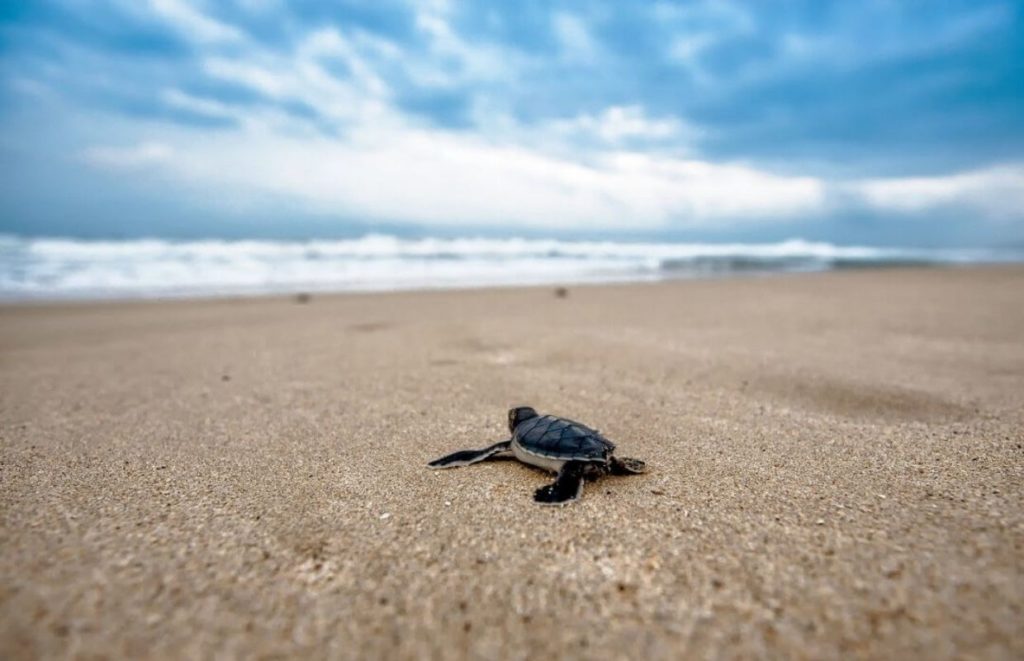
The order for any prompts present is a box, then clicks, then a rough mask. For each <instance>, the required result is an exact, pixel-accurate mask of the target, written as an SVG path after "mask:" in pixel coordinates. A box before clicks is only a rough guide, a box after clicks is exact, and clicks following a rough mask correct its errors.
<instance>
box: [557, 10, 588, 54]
mask: <svg viewBox="0 0 1024 661" xmlns="http://www.w3.org/2000/svg"><path fill="white" fill-rule="evenodd" d="M551 21H552V27H553V28H554V31H555V36H557V37H558V40H559V42H560V43H561V45H562V52H563V54H564V55H565V57H566V59H568V60H569V61H572V62H582V63H586V62H592V61H593V60H594V57H595V56H596V54H597V46H596V44H595V42H594V38H593V37H592V36H591V35H590V30H589V29H587V25H586V23H584V22H583V19H581V18H580V17H579V16H574V15H573V14H569V13H566V12H556V13H555V14H554V16H553V17H552V19H551Z"/></svg>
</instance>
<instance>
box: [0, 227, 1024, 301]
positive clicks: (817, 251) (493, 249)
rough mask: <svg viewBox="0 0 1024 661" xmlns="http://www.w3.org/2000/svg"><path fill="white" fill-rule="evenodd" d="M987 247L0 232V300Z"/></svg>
mask: <svg viewBox="0 0 1024 661" xmlns="http://www.w3.org/2000/svg"><path fill="white" fill-rule="evenodd" d="M1020 257H1021V256H1020V255H1006V254H1002V253H996V252H992V251H967V250H955V251H948V250H947V251H934V250H907V249H890V248H867V247H844V246H836V245H833V244H830V243H818V242H809V241H803V240H799V239H794V240H790V241H783V242H779V243H764V244H742V243H735V244H705V243H629V242H612V241H557V240H543V239H484V238H462V239H460V238H454V239H448V238H444V239H442V238H422V239H402V238H397V237H393V236H384V235H368V236H364V237H362V238H357V239H341V240H311V241H263V240H237V241H228V240H203V241H168V240H162V239H137V240H123V241H87V240H77V239H53V238H21V237H12V236H0V298H3V299H6V300H19V299H93V298H153V297H174V296H222V295H245V294H264V293H285V292H299V291H377V290H397V289H424V288H463V287H480V286H503V285H530V284H554V283H559V284H572V283H583V282H622V281H638V280H661V279H668V278H686V277H705V276H722V275H730V274H739V273H744V274H748V273H777V272H805V271H824V270H830V269H845V268H858V267H876V266H897V265H937V264H967V263H985V262H997V261H1019V260H1020Z"/></svg>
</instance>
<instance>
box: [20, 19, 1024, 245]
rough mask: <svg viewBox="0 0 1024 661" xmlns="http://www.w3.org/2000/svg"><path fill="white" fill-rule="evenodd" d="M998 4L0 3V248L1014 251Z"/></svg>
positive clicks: (1019, 138) (1021, 185) (1016, 141)
mask: <svg viewBox="0 0 1024 661" xmlns="http://www.w3.org/2000/svg"><path fill="white" fill-rule="evenodd" d="M1022 14H1024V4H1021V3H1019V2H1011V1H1006V2H1000V1H996V0H970V1H964V2H960V1H958V0H943V1H936V2H924V1H916V0H907V1H906V2H896V1H892V0H886V1H883V0H863V1H858V2H848V1H845V0H844V1H836V2H828V1H826V0H807V1H798V0H792V1H783V0H779V1H777V2H770V1H767V0H765V1H751V2H739V1H735V0H722V1H696V2H649V3H627V2H615V1H610V2H602V1H593V2H584V1H576V2H557V1H545V2H535V1H532V0H520V1H517V2H486V1H477V2H472V3H469V2H466V3H459V2H454V1H451V2H449V1H444V0H436V1H435V0H429V1H424V2H388V1H386V0H358V1H349V2H322V1H314V0H291V1H287V2H286V1H284V0H280V1H277V0H222V1H219V2H214V1H212V0H210V1H203V0H105V1H104V0H96V1H86V0H64V1H63V2H52V1H49V0H33V1H24V2H23V1H20V0H6V1H5V2H3V3H0V58H2V59H0V168H2V171H3V173H4V174H3V177H0V232H3V233H7V234H19V235H47V236H73V237H85V238H98V237H103V238H117V237H146V236H162V237H172V238H199V237H289V238H303V237H333V236H351V235H359V234H362V233H366V232H390V233H396V234H405V235H442V236H444V235H480V236H511V235H516V236H553V237H569V238H572V237H580V238H582V237H586V238H595V237H596V238H603V237H613V238H614V237H623V238H644V239H650V238H663V239H679V240H700V241H721V240H743V241H771V240H782V239H786V238H790V237H802V238H806V239H811V240H823V241H832V242H835V243H847V244H849V243H857V244H867V245H907V246H921V247H933V246H950V247H952V246H1016V247H1020V246H1022V245H1024V16H1022Z"/></svg>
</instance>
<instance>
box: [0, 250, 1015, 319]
mask: <svg viewBox="0 0 1024 661" xmlns="http://www.w3.org/2000/svg"><path fill="white" fill-rule="evenodd" d="M1014 269H1024V264H1022V263H1020V262H1013V261H1007V262H991V263H985V264H906V265H902V264H887V265H881V266H879V265H864V266H859V265H858V266H844V267H836V268H830V269H823V270H809V271H764V272H754V271H748V272H744V271H737V272H733V273H715V274H712V275H686V276H677V277H672V276H662V277H658V276H651V277H649V278H634V279H627V278H622V279H611V280H583V281H551V282H541V283H510V284H483V285H478V286H465V285H461V286H460V285H454V286H449V285H436V286H432V285H431V286H424V287H405V288H403V287H396V288H381V289H358V288H354V289H324V290H317V289H315V288H305V289H302V288H296V289H294V290H291V289H289V290H283V291H254V292H251V293H248V292H243V293H239V292H228V293H210V294H201V293H200V294H197V293H192V292H190V293H182V294H155V295H151V294H145V295H136V296H123V297H121V296H92V297H74V296H67V297H59V296H52V295H42V296H38V297H22V298H17V297H14V298H3V297H2V296H0V309H4V308H7V309H19V308H36V307H61V306H73V307H79V306H89V305H108V304H109V305H133V304H140V303H156V304H160V303H185V304H187V303H204V302H225V303H231V302H244V301H261V300H294V299H295V298H296V297H298V296H309V297H310V298H333V297H339V296H376V295H389V294H419V293H448V292H450V293H456V294H457V293H464V292H490V291H495V292H501V291H519V290H543V289H552V290H554V289H558V288H567V289H568V288H572V289H587V288H614V287H632V286H637V287H643V286H657V285H672V284H676V283H691V282H696V283H699V282H709V281H731V280H761V279H769V280H771V279H776V278H782V279H785V278H804V277H814V276H825V275H830V274H843V273H904V272H910V273H913V272H918V271H919V272H923V273H927V272H932V271H1000V270H1014Z"/></svg>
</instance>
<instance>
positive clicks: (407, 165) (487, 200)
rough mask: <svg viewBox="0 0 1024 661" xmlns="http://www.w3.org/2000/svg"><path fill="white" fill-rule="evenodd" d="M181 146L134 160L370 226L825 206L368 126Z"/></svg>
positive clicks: (789, 193)
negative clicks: (153, 161)
mask: <svg viewBox="0 0 1024 661" xmlns="http://www.w3.org/2000/svg"><path fill="white" fill-rule="evenodd" d="M178 139H179V140H182V143H181V144H180V145H179V146H178V147H177V148H175V149H174V150H170V149H169V148H163V149H160V150H158V151H153V150H140V151H139V152H138V154H145V155H148V156H149V157H154V156H158V157H159V162H160V163H161V164H162V165H163V166H164V168H165V169H166V171H167V172H168V173H170V174H172V175H174V176H176V177H178V178H180V179H181V180H183V181H185V182H188V183H189V185H191V186H194V187H197V188H199V189H201V190H203V191H205V192H206V193H207V194H211V192H212V191H216V192H217V195H218V196H220V195H224V194H226V193H236V194H237V193H241V194H243V196H244V194H246V193H251V194H267V193H270V194H273V195H275V196H278V197H284V198H286V199H290V200H291V201H292V204H294V205H295V206H296V207H300V208H302V209H303V210H306V211H313V212H321V213H329V214H337V215H348V216H351V217H360V218H367V219H379V220H401V221H409V222H414V223H423V224H430V225H470V226H471V225H480V226H487V225H494V224H509V223H513V224H517V225H521V226H530V227H535V228H547V229H553V228H576V229H584V228H593V227H605V228H625V227H633V228H659V227H666V226H669V225H675V226H686V225H694V226H696V225H701V224H705V223H709V222H718V221H729V222H743V221H744V220H749V219H760V218H762V217H765V216H773V217H779V216H790V215H795V214H801V213H808V212H811V211H814V210H817V209H819V208H821V205H822V204H823V203H824V192H823V187H822V184H821V182H819V181H817V180H815V179H813V178H807V177H781V176H775V175H771V174H768V173H765V172H760V171H758V170H756V169H753V168H750V167H746V166H741V165H716V164H711V163H705V162H700V161H683V160H676V159H670V158H661V157H652V156H648V155H644V154H639V153H632V152H623V151H610V152H606V153H604V154H603V155H601V156H600V157H599V158H598V159H597V160H595V161H594V162H592V163H587V164H582V163H579V162H574V161H572V160H570V159H566V158H562V157H558V156H554V155H549V154H545V153H543V152H540V151H536V150H533V149H529V148H524V147H521V146H517V145H500V144H493V143H491V142H488V141H485V140H482V139H480V138H477V137H473V136H469V135H466V134H460V133H454V132H447V131H427V130H422V129H417V128H413V127H408V126H406V127H401V128H397V129H396V128H394V127H393V128H392V129H391V130H387V131H376V130H374V129H373V127H365V129H364V130H361V131H359V137H358V138H357V139H354V140H347V141H340V140H332V139H329V138H325V137H319V136H318V137H309V136H305V137H303V136H298V135H287V136H286V135H282V134H280V133H277V132H269V131H266V130H264V129H261V128H249V129H246V130H244V131H243V132H222V133H219V134H217V135H215V136H208V135H206V136H205V137H204V138H203V139H198V138H197V137H196V136H193V135H189V134H188V133H181V134H180V135H179V136H178ZM133 153H134V152H133ZM91 154H92V158H91V161H92V162H94V163H100V164H104V165H109V164H113V163H114V162H117V163H118V164H122V165H127V164H129V163H130V162H132V156H131V155H130V154H129V152H127V151H123V150H122V151H115V150H109V149H108V150H99V149H95V150H92V152H91ZM172 154H173V158H170V156H171V155H172ZM140 160H141V159H140ZM236 197H237V195H236Z"/></svg>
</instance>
